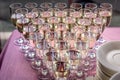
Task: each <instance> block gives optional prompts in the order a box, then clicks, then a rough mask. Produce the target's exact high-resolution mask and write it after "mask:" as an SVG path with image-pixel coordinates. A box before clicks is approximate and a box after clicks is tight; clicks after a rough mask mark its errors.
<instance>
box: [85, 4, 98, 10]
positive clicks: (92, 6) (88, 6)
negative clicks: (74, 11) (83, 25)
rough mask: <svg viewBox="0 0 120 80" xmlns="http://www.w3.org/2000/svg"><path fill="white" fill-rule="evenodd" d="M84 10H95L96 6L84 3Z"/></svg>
mask: <svg viewBox="0 0 120 80" xmlns="http://www.w3.org/2000/svg"><path fill="white" fill-rule="evenodd" d="M85 8H87V9H90V10H94V9H96V8H97V4H96V3H86V4H85Z"/></svg>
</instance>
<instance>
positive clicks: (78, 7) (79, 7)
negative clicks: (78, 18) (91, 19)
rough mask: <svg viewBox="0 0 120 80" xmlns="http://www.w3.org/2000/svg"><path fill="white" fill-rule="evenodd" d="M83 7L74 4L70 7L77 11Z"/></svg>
mask: <svg viewBox="0 0 120 80" xmlns="http://www.w3.org/2000/svg"><path fill="white" fill-rule="evenodd" d="M82 7H83V6H82V4H80V3H72V4H71V5H70V8H72V9H75V10H76V11H78V10H80V9H82Z"/></svg>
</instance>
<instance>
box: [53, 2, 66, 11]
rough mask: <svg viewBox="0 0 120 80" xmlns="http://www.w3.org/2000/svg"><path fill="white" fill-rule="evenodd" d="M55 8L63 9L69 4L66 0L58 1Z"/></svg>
mask: <svg viewBox="0 0 120 80" xmlns="http://www.w3.org/2000/svg"><path fill="white" fill-rule="evenodd" d="M55 8H57V9H60V10H63V9H65V8H67V4H66V3H64V2H58V3H56V4H55Z"/></svg>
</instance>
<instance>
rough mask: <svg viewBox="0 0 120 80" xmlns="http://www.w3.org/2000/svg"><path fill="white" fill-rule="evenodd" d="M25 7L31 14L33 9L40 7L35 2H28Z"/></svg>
mask: <svg viewBox="0 0 120 80" xmlns="http://www.w3.org/2000/svg"><path fill="white" fill-rule="evenodd" d="M25 7H26V8H27V9H28V10H29V12H31V11H32V9H33V8H36V7H38V4H37V3H35V2H27V3H26V4H25Z"/></svg>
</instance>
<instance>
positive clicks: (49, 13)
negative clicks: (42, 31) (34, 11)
mask: <svg viewBox="0 0 120 80" xmlns="http://www.w3.org/2000/svg"><path fill="white" fill-rule="evenodd" d="M40 16H41V17H42V18H43V19H44V20H45V22H47V19H48V18H50V17H52V16H53V12H52V11H51V10H48V9H47V10H44V11H42V12H41V13H40Z"/></svg>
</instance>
